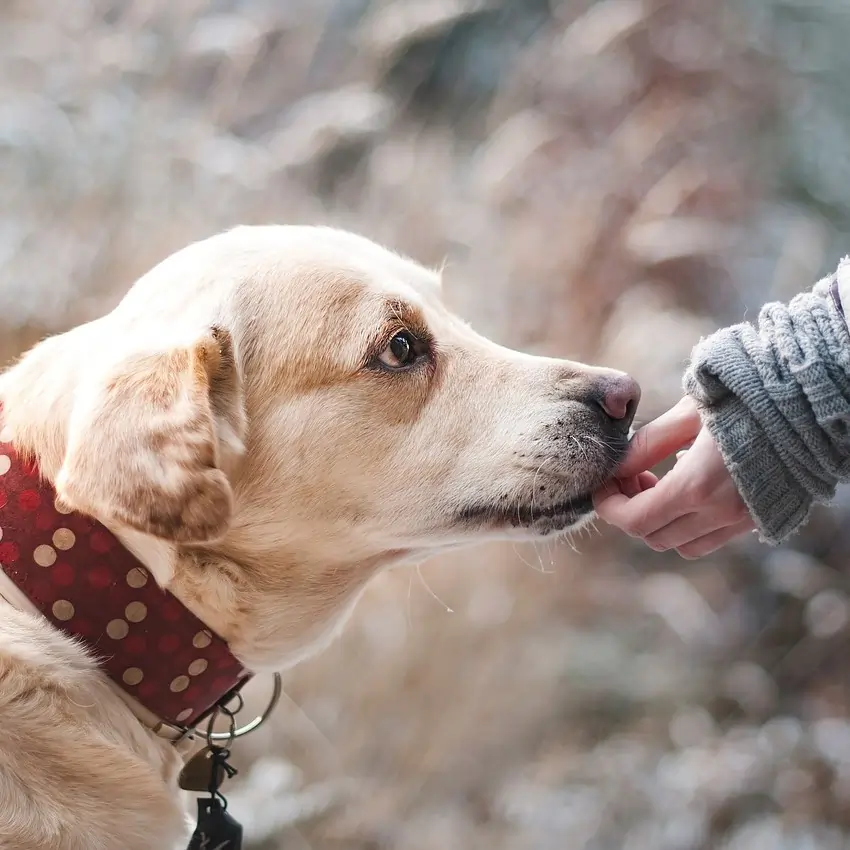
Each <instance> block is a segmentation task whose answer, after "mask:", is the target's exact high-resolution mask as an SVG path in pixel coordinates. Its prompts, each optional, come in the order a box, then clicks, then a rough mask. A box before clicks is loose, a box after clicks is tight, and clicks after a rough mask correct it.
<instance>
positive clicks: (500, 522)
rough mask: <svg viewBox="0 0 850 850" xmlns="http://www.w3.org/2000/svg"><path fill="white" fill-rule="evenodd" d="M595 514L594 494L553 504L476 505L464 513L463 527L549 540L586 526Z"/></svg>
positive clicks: (459, 516)
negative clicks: (553, 536) (509, 506)
mask: <svg viewBox="0 0 850 850" xmlns="http://www.w3.org/2000/svg"><path fill="white" fill-rule="evenodd" d="M593 515H594V509H593V499H592V497H591V495H590V493H585V494H581V495H578V496H572V497H570V498H569V499H565V500H563V501H560V502H552V503H550V504H537V503H536V504H527V505H522V504H520V505H514V506H513V507H511V508H508V507H507V506H505V505H504V504H490V505H474V506H470V507H467V508H465V509H464V510H462V511H460V513H459V515H458V520H459V522H460V523H461V524H463V525H465V526H467V527H469V526H477V527H478V528H480V529H482V530H487V531H494V532H497V533H498V532H506V533H508V534H510V536H514V534H515V533H516V532H520V533H521V536H523V537H527V538H535V537H549V536H550V535H553V534H561V533H564V532H568V531H574V530H576V529H578V528H580V527H581V526H583V525H584V524H585V523H586V522H588V520H590V519H591V518H592V517H593Z"/></svg>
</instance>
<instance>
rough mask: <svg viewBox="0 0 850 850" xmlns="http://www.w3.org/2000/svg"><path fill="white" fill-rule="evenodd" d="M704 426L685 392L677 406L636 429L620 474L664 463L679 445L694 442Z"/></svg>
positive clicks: (634, 473) (635, 473)
mask: <svg viewBox="0 0 850 850" xmlns="http://www.w3.org/2000/svg"><path fill="white" fill-rule="evenodd" d="M701 427H702V422H701V420H700V417H699V412H698V411H697V409H696V405H695V404H694V402H693V401H692V400H691V399H690V398H689V397H687V396H686V397H685V398H683V399H682V400H681V401H680V402H679V403H678V404H677V405H676V406H675V407H672V408H671V409H670V410H668V411H667V412H666V413H662V414H661V416H659V417H658V418H657V419H655V420H653V421H652V422H650V423H648V424H647V425H644V426H643V428H641V429H640V430H639V431H637V432H636V433H635V435H634V437H632V441H631V443H630V444H629V453H628V455H627V456H626V459H625V460H624V461H623V463H622V464H621V465H620V468H619V469H618V470H617V475H618V476H619V477H621V478H629V477H631V476H632V475H637V474H638V473H639V472H643V471H644V470H647V469H650V468H651V467H653V466H655V465H656V464H658V463H661V461H662V460H664V459H665V458H667V457H669V456H670V455H671V454H673V452H675V451H676V450H677V449H681V448H682V447H683V446H686V445H688V444H689V443H690V442H692V441H693V440H694V439H695V438H696V435H697V434H698V433H699V430H700V428H701Z"/></svg>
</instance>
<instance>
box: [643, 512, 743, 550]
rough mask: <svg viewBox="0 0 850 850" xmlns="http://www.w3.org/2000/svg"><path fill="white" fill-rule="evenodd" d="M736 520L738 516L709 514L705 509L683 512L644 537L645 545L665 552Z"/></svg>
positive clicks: (725, 526)
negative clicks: (731, 517) (677, 517)
mask: <svg viewBox="0 0 850 850" xmlns="http://www.w3.org/2000/svg"><path fill="white" fill-rule="evenodd" d="M737 522H738V517H735V518H733V519H731V520H730V519H729V518H724V517H722V516H711V515H710V514H708V513H707V512H706V511H696V512H694V513H690V514H685V515H684V516H681V517H679V519H677V520H674V521H673V522H671V523H670V524H669V525H665V526H664V528H660V529H658V531H656V532H653V533H652V534H650V535H648V536H647V537H646V545H647V546H649V547H650V548H651V549H654V550H655V551H656V552H666V551H667V550H668V549H678V548H679V547H680V546H685V545H686V544H688V543H691V542H692V541H694V540H699V539H700V538H701V537H705V536H706V535H707V534H711V533H712V532H714V531H718V530H720V529H722V528H728V527H730V526H732V525H735V524H736V523H737Z"/></svg>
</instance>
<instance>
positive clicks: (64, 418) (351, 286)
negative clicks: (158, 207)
mask: <svg viewBox="0 0 850 850" xmlns="http://www.w3.org/2000/svg"><path fill="white" fill-rule="evenodd" d="M400 333H401V334H403V335H405V336H404V339H405V340H406V341H407V342H408V343H410V342H411V340H412V345H413V347H414V349H415V350H414V352H413V354H412V355H411V357H412V360H411V362H410V363H409V364H408V365H404V364H401V363H400V361H398V358H397V357H396V354H395V353H394V352H395V351H396V350H397V349H398V350H403V349H404V344H396V343H392V344H391V341H392V340H393V339H394V337H395V336H396V335H398V334H400ZM399 345H400V348H399ZM393 346H395V348H394V347H393ZM618 379H619V373H614V372H611V371H609V370H604V369H596V368H591V367H588V366H585V365H582V364H578V363H574V362H569V361H563V360H555V359H549V358H543V357H536V356H531V355H528V354H522V353H518V352H515V351H511V350H508V349H506V348H503V347H501V346H499V345H497V344H495V343H493V342H491V341H489V340H487V339H485V338H483V337H482V336H480V335H478V334H477V333H475V332H474V331H473V330H472V329H471V328H470V327H469V326H468V325H467V324H465V323H464V322H462V321H461V320H460V319H459V318H457V317H456V316H454V315H453V314H452V313H451V312H450V311H449V310H447V309H446V308H445V307H444V306H443V304H442V302H441V296H440V279H439V276H438V275H437V274H436V273H434V272H432V271H429V270H427V269H425V268H423V267H421V266H420V265H418V264H416V263H414V262H413V261H411V260H408V259H406V258H403V257H401V256H398V255H396V254H394V253H391V252H390V251H388V250H385V249H384V248H381V247H379V246H377V245H375V244H374V243H372V242H370V241H368V240H366V239H364V238H362V237H358V236H355V235H353V234H350V233H346V232H342V231H338V230H332V229H328V228H311V227H283V226H281V227H276V226H270V227H241V228H237V229H235V230H232V231H229V232H227V233H224V234H221V235H218V236H216V237H213V238H211V239H208V240H205V241H202V242H198V243H195V244H193V245H190V246H189V247H187V248H185V249H184V250H182V251H179V252H178V253H176V254H174V255H173V256H171V257H170V258H168V259H166V260H165V261H164V262H162V263H161V264H160V265H158V266H157V267H155V268H154V269H153V270H152V271H150V272H149V273H148V274H146V275H145V276H144V277H142V278H141V279H140V280H139V281H138V282H137V283H136V284H135V285H134V286H133V288H132V289H131V290H130V292H129V293H128V294H127V295H126V297H125V298H124V300H123V301H122V302H121V303H120V304H119V305H118V306H117V307H116V308H115V309H114V310H113V311H112V312H111V313H109V314H108V315H106V316H104V317H103V318H100V319H98V320H96V321H93V322H90V323H88V324H86V325H82V326H80V327H77V328H75V329H73V330H71V331H69V332H67V333H64V334H61V335H58V336H55V337H52V338H49V339H47V340H45V341H44V342H42V343H40V344H39V345H37V346H36V347H35V348H34V349H32V350H31V351H30V352H29V353H28V354H26V355H25V356H24V357H23V358H22V359H21V360H20V361H19V362H18V363H17V364H16V365H14V366H13V367H12V368H11V369H9V370H8V371H7V372H6V373H5V374H4V375H3V376H2V377H0V401H2V403H3V405H4V409H5V427H6V428H7V429H9V430H10V432H11V434H12V435H13V436H14V440H15V443H16V446H17V447H18V449H19V450H21V451H23V452H26V453H30V454H32V455H33V456H34V457H35V458H36V459H37V461H38V463H39V465H40V468H41V470H42V472H43V474H44V475H45V476H46V477H47V478H48V479H49V480H50V481H51V482H53V484H54V486H55V488H56V490H57V493H58V495H59V498H60V499H61V501H62V502H64V503H65V505H66V506H67V507H69V508H73V509H75V510H78V511H82V512H85V513H88V514H90V515H92V516H95V517H96V518H97V519H99V520H100V521H101V522H103V523H104V524H105V525H107V526H108V527H109V528H110V529H111V530H113V531H114V532H115V533H116V534H117V536H118V537H119V538H120V539H121V540H122V541H123V542H124V544H125V545H126V546H127V547H128V548H130V549H131V550H132V551H133V552H134V553H135V554H136V555H137V556H138V557H139V558H140V559H141V560H142V561H143V562H144V563H145V564H146V565H147V566H148V568H149V569H150V570H151V572H152V574H153V576H154V577H155V579H156V581H157V582H158V583H159V584H160V585H161V586H163V587H167V588H168V589H169V590H170V591H171V592H172V593H173V594H175V595H176V596H177V597H178V598H179V599H180V600H181V601H182V602H183V603H184V604H185V605H186V606H187V607H188V608H189V609H190V610H191V611H192V612H193V613H195V614H196V615H197V616H198V617H200V618H201V619H202V620H203V621H204V622H206V624H207V625H208V626H209V627H210V628H212V629H214V630H215V631H216V632H218V633H219V634H220V635H221V636H222V637H223V638H225V639H226V640H227V641H228V642H229V644H230V647H231V649H232V651H233V653H234V654H235V655H236V656H237V657H238V658H239V659H240V661H241V662H242V663H243V664H244V665H245V666H246V667H248V668H249V669H252V670H254V671H255V672H264V671H273V670H281V669H284V668H286V667H288V666H291V665H293V664H295V663H297V662H298V661H299V660H301V659H303V658H305V657H306V656H308V655H310V654H312V653H315V652H317V651H319V650H320V649H321V648H322V647H323V646H325V645H326V644H327V642H328V641H329V640H331V639H332V637H333V636H334V635H335V634H337V633H338V632H339V630H340V628H341V626H342V624H343V623H344V621H345V618H346V616H347V614H348V613H349V612H350V611H351V609H352V607H353V606H354V604H355V602H356V600H357V598H358V596H359V595H360V593H361V592H362V590H363V588H364V587H365V585H366V584H367V582H368V581H369V579H370V578H371V577H372V576H374V575H375V574H376V572H378V571H379V570H382V569H384V568H386V567H389V566H390V565H394V564H398V563H401V562H404V561H406V560H415V561H421V560H422V559H423V558H425V557H427V556H429V555H431V554H434V553H437V552H439V551H441V550H445V549H447V548H449V547H454V546H459V545H467V544H472V543H475V542H477V541H481V540H485V539H489V538H493V537H498V536H502V537H512V538H514V539H532V538H538V537H542V536H546V535H550V534H558V533H562V532H564V531H565V530H568V529H569V528H571V527H574V526H576V525H577V524H579V523H581V522H582V521H584V519H586V517H587V516H588V515H589V512H590V506H589V504H588V499H587V495H588V494H589V493H590V491H591V490H592V489H594V488H595V487H596V486H598V485H599V484H600V483H602V482H603V481H604V480H606V479H607V478H608V477H610V475H611V473H612V472H613V470H614V468H615V467H616V465H617V463H618V462H619V461H620V459H621V458H622V455H623V453H624V450H625V446H626V440H627V428H624V427H623V423H622V422H619V421H613V420H612V419H611V418H610V417H608V416H606V415H605V413H604V411H603V410H602V407H601V406H600V399H602V398H603V397H604V393H605V392H606V391H607V387H609V385H610V383H611V382H612V381H616V380H618ZM0 610H1V611H2V614H0V731H2V736H0V847H2V848H4V850H5V848H9V850H44V848H51V849H54V848H55V850H115V848H119V847H120V848H124V850H149V848H153V847H156V848H171V847H175V848H176V847H180V846H185V841H186V840H187V838H188V835H187V831H186V819H185V799H184V798H183V797H182V796H181V794H180V793H179V791H178V789H177V785H176V779H177V773H178V772H179V770H180V767H181V766H182V760H183V754H182V753H181V752H180V751H179V748H175V747H174V746H173V745H171V744H170V743H168V742H167V741H165V740H162V739H160V738H158V737H156V736H155V735H154V734H153V733H151V732H149V731H148V730H147V729H146V728H145V727H144V726H142V724H141V723H140V722H139V721H138V720H137V719H136V717H135V716H134V715H133V714H132V713H131V711H130V710H129V709H128V707H127V706H126V705H125V703H124V702H123V701H122V700H121V699H120V698H119V697H118V696H117V695H116V693H115V691H114V686H113V685H112V684H111V683H110V682H109V681H108V680H107V679H106V678H105V676H104V675H103V674H102V673H101V672H99V670H98V669H97V667H96V666H95V664H94V663H93V661H92V660H91V659H89V658H88V657H87V656H86V655H85V654H84V653H83V652H82V651H81V650H80V648H79V647H78V646H77V645H76V644H75V643H74V642H73V641H72V640H70V639H69V638H68V637H66V636H64V635H63V634H61V633H59V632H58V631H55V630H54V629H53V628H52V627H50V626H49V625H48V624H47V623H46V621H45V620H43V619H41V618H39V617H38V616H36V615H33V614H30V613H25V612H21V611H18V610H15V609H13V608H12V607H11V606H9V605H7V604H6V603H5V602H3V601H2V600H0ZM181 842H183V844H182V845H181Z"/></svg>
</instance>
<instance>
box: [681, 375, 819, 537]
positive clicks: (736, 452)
mask: <svg viewBox="0 0 850 850" xmlns="http://www.w3.org/2000/svg"><path fill="white" fill-rule="evenodd" d="M685 390H686V391H687V392H688V393H689V394H690V395H691V396H692V397H693V398H694V400H695V401H696V402H697V405H698V406H699V409H700V412H701V414H702V419H703V422H704V423H705V425H706V426H707V427H708V429H709V431H711V435H712V436H713V437H714V440H715V442H716V443H717V446H718V448H719V449H720V453H721V454H722V455H723V461H724V463H725V464H726V468H727V469H728V470H729V474H730V475H731V476H732V480H733V481H734V482H735V486H736V488H737V489H738V492H739V493H740V494H741V498H742V499H743V500H744V504H745V505H746V506H747V509H748V510H749V512H750V515H751V516H752V518H753V521H754V522H755V524H756V528H757V529H758V532H759V535H760V537H761V539H762V540H763V541H764V542H766V543H770V544H772V545H777V544H779V543H781V542H782V541H783V540H785V539H786V538H787V537H789V536H790V535H792V534H793V533H794V532H795V531H797V530H798V529H799V528H800V526H802V525H803V524H804V523H805V522H806V520H807V519H808V518H809V514H810V513H811V509H812V504H813V500H812V498H811V496H810V495H809V494H808V493H807V492H806V490H805V488H804V487H803V486H802V485H801V484H800V483H799V482H798V481H797V480H796V479H795V478H794V476H793V475H792V474H791V473H790V471H789V469H788V467H787V466H786V465H785V463H784V462H783V460H782V459H781V458H780V457H779V455H778V454H777V453H776V451H775V449H774V448H773V446H772V445H771V442H770V440H769V439H768V437H767V435H766V434H765V432H764V430H763V429H762V428H761V426H760V425H759V424H758V422H757V421H756V419H755V417H754V416H753V415H752V413H750V411H749V410H748V409H747V407H746V405H745V404H744V403H743V402H742V401H740V399H738V398H736V397H735V396H734V395H733V394H732V393H729V392H726V393H725V395H724V396H723V397H722V398H716V397H715V398H712V394H711V392H710V390H707V388H706V387H704V386H703V385H701V384H700V383H699V381H698V380H697V379H696V378H695V377H694V372H693V370H688V373H687V374H686V376H685Z"/></svg>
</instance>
